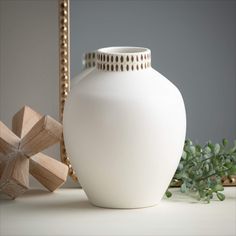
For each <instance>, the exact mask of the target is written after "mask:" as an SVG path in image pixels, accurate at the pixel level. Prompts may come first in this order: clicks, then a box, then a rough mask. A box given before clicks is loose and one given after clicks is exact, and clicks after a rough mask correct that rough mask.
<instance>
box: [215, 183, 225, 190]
mask: <svg viewBox="0 0 236 236" xmlns="http://www.w3.org/2000/svg"><path fill="white" fill-rule="evenodd" d="M213 190H214V191H215V192H217V191H223V190H224V187H223V186H222V185H221V184H217V185H216V186H214V187H213Z"/></svg>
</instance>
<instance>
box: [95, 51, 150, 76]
mask: <svg viewBox="0 0 236 236" xmlns="http://www.w3.org/2000/svg"><path fill="white" fill-rule="evenodd" d="M96 67H97V69H98V70H102V71H112V72H116V71H120V72H122V71H131V72H132V71H140V70H145V69H147V68H149V67H151V51H150V50H149V49H147V48H140V47H109V48H102V49H99V50H98V51H97V61H96Z"/></svg>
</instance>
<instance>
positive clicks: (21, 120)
mask: <svg viewBox="0 0 236 236" xmlns="http://www.w3.org/2000/svg"><path fill="white" fill-rule="evenodd" d="M42 117H43V116H42V115H41V114H39V113H38V112H36V111H34V110H33V109H31V108H30V107H28V106H24V107H23V108H21V109H20V110H19V111H18V112H17V113H16V114H15V115H14V116H13V118H12V131H13V132H14V133H15V134H16V135H17V136H18V137H20V138H22V137H24V136H25V135H26V134H27V133H28V132H29V131H30V130H31V129H32V127H33V126H34V125H35V124H36V123H37V122H38V121H39V120H40V119H41V118H42Z"/></svg>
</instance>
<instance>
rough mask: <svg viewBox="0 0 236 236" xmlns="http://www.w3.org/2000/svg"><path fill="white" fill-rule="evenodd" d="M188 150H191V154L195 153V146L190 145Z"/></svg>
mask: <svg viewBox="0 0 236 236" xmlns="http://www.w3.org/2000/svg"><path fill="white" fill-rule="evenodd" d="M189 150H190V151H191V153H192V154H193V155H195V154H196V148H195V147H194V146H190V148H189Z"/></svg>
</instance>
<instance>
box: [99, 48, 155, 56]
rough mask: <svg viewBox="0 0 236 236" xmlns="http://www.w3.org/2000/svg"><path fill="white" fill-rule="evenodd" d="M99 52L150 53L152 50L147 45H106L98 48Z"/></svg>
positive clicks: (120, 53)
mask: <svg viewBox="0 0 236 236" xmlns="http://www.w3.org/2000/svg"><path fill="white" fill-rule="evenodd" d="M97 52H98V53H104V54H113V55H122V54H125V55H127V54H142V53H146V54H150V53H151V50H150V49H148V48H145V47H131V46H115V47H105V48H100V49H98V50H97Z"/></svg>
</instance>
